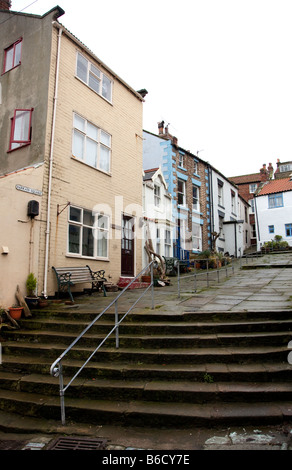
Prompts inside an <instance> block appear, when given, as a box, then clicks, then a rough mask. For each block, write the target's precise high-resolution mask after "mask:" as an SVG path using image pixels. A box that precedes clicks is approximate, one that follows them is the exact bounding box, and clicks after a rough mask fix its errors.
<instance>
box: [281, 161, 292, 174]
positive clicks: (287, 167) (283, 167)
mask: <svg viewBox="0 0 292 470" xmlns="http://www.w3.org/2000/svg"><path fill="white" fill-rule="evenodd" d="M291 170H292V164H290V163H288V164H286V165H280V172H281V173H284V172H285V171H291Z"/></svg>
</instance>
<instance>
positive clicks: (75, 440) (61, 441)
mask: <svg viewBox="0 0 292 470" xmlns="http://www.w3.org/2000/svg"><path fill="white" fill-rule="evenodd" d="M106 443H107V440H106V439H95V438H94V439H93V438H87V437H58V439H55V440H54V441H53V442H52V443H51V444H50V445H49V446H48V447H47V450H104V449H105V446H106Z"/></svg>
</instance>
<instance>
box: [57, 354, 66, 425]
mask: <svg viewBox="0 0 292 470" xmlns="http://www.w3.org/2000/svg"><path fill="white" fill-rule="evenodd" d="M59 384H60V401H61V421H62V424H63V426H65V424H66V418H65V396H64V379H63V365H62V362H61V361H60V362H59Z"/></svg>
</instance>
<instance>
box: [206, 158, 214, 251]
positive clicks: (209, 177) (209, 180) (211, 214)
mask: <svg viewBox="0 0 292 470" xmlns="http://www.w3.org/2000/svg"><path fill="white" fill-rule="evenodd" d="M208 183H209V202H210V229H211V234H212V232H214V226H215V224H214V201H213V177H212V169H211V166H210V164H209V163H208ZM210 246H211V250H213V248H215V247H214V246H213V239H212V235H211V245H210Z"/></svg>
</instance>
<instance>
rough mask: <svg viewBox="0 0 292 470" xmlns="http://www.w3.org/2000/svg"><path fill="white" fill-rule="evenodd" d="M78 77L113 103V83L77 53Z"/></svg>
mask: <svg viewBox="0 0 292 470" xmlns="http://www.w3.org/2000/svg"><path fill="white" fill-rule="evenodd" d="M76 75H77V77H78V78H80V80H82V81H83V82H84V83H86V85H88V86H89V88H91V89H92V90H94V91H95V92H96V93H98V94H99V95H101V96H103V97H104V98H105V99H106V100H108V101H110V102H111V101H112V81H111V80H110V79H109V78H108V77H107V76H106V75H104V73H103V72H101V70H99V69H98V68H97V67H96V66H95V65H93V64H92V63H91V62H89V60H87V59H86V58H85V57H84V56H83V55H81V54H80V53H79V52H77V67H76Z"/></svg>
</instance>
